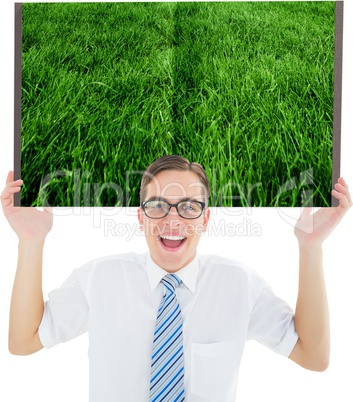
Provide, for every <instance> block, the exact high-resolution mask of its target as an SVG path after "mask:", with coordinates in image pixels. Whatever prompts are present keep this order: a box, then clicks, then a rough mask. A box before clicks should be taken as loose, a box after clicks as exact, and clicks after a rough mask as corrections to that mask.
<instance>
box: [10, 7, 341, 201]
mask: <svg viewBox="0 0 353 402" xmlns="http://www.w3.org/2000/svg"><path fill="white" fill-rule="evenodd" d="M15 17H16V49H15V53H16V67H15V70H16V71H15V81H16V83H15V92H16V94H15V167H14V169H15V177H16V178H17V177H21V178H22V179H23V180H24V185H23V188H22V190H21V199H20V198H19V197H17V198H16V199H15V202H16V205H21V206H43V205H51V206H137V205H139V184H140V180H141V174H142V172H143V170H144V169H145V168H146V167H147V166H148V165H149V164H150V163H151V162H152V161H153V160H154V159H156V158H158V157H160V156H163V155H166V154H178V155H182V156H185V157H186V158H188V159H189V160H190V161H196V162H199V163H201V164H202V165H203V166H204V168H205V170H206V173H207V174H208V177H209V180H210V183H211V190H212V191H211V197H210V206H215V207H217V206H229V207H249V206H251V207H252V206H253V207H278V206H280V207H287V206H288V207H298V206H309V205H310V206H316V207H320V206H331V205H333V201H332V198H331V189H332V183H333V181H336V180H337V178H338V177H339V166H340V118H341V116H340V110H341V75H342V20H343V2H341V1H338V2H335V1H280V2H271V1H269V2H266V1H265V2H262V1H261V2H258V1H253V2H251V1H245V2H241V1H230V2H122V3H121V2H115V3H114V2H113V3H112V2H109V3H105V2H90V3H23V4H20V3H17V4H15Z"/></svg>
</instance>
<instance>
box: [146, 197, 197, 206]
mask: <svg viewBox="0 0 353 402" xmlns="http://www.w3.org/2000/svg"><path fill="white" fill-rule="evenodd" d="M146 201H165V202H169V201H167V199H166V198H164V197H160V196H155V197H151V198H149V199H148V200H146ZM146 201H145V202H146ZM182 201H197V202H203V201H200V200H197V199H196V198H190V197H184V198H180V200H178V202H182ZM178 202H176V204H177V203H178Z"/></svg>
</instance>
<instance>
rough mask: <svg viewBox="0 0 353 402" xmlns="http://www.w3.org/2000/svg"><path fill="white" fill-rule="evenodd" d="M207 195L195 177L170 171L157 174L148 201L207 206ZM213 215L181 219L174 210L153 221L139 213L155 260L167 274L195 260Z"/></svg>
mask: <svg viewBox="0 0 353 402" xmlns="http://www.w3.org/2000/svg"><path fill="white" fill-rule="evenodd" d="M204 194H205V191H204V188H203V186H202V184H201V182H200V179H199V178H198V176H197V175H196V174H195V173H192V172H187V171H177V170H168V171H163V172H161V173H159V174H157V175H156V176H155V178H154V180H152V181H151V182H150V183H149V184H148V185H147V194H146V199H145V200H143V201H148V200H154V199H156V198H157V199H158V200H164V201H167V202H169V203H170V204H177V203H178V202H179V201H180V200H185V199H187V200H196V201H201V202H205V201H206V200H205V195H204ZM209 216H210V211H209V209H208V208H206V209H205V210H204V212H203V213H202V214H201V216H200V217H198V218H196V219H185V218H182V217H181V216H180V215H179V214H178V212H177V211H176V208H175V207H172V208H171V210H170V211H169V214H168V215H167V216H165V217H164V218H160V219H153V218H149V217H147V216H146V215H145V213H144V212H143V210H142V208H139V209H138V219H139V222H140V224H141V228H142V229H143V231H144V232H145V237H146V241H147V245H148V248H149V250H150V254H151V258H152V260H153V261H154V262H155V263H156V264H157V265H159V266H160V267H161V268H163V269H165V270H166V271H168V272H176V271H178V270H179V269H181V268H183V267H184V266H186V265H187V264H188V263H189V262H191V261H192V259H193V258H194V257H195V253H196V247H197V245H198V243H199V240H200V237H201V235H202V234H203V232H205V230H206V227H207V223H208V220H209Z"/></svg>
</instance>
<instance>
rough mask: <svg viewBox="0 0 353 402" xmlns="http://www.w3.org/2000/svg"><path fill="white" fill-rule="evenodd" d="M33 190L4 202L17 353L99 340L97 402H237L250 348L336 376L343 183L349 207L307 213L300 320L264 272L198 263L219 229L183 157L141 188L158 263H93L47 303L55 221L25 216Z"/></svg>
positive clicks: (169, 159) (94, 374)
mask: <svg viewBox="0 0 353 402" xmlns="http://www.w3.org/2000/svg"><path fill="white" fill-rule="evenodd" d="M21 184H22V182H21V181H20V180H17V181H13V174H12V172H10V174H9V176H8V179H7V186H6V188H5V190H4V191H3V193H2V197H1V199H2V205H3V209H4V213H5V215H6V217H7V219H8V221H9V223H10V225H11V226H12V228H13V229H14V230H15V232H16V233H17V235H18V237H19V257H18V267H17V272H16V277H15V282H14V288H13V296H12V302H11V311H10V331H9V349H10V351H11V352H12V353H14V354H20V355H25V354H30V353H34V352H36V351H38V350H39V349H41V348H43V347H46V348H49V347H52V346H54V345H55V344H57V343H60V342H65V341H67V340H70V339H72V338H74V337H76V336H78V335H80V334H82V333H84V332H86V331H88V333H89V344H90V347H89V357H90V401H94V402H110V401H117V400H118V401H134V402H135V401H155V402H157V401H162V400H163V401H183V400H184V399H185V400H186V401H188V402H189V401H190V402H201V401H234V398H235V393H236V382H237V374H238V369H239V364H240V360H241V356H242V351H243V348H244V344H245V342H246V340H248V339H256V340H258V341H259V342H261V343H263V344H264V345H266V346H267V347H269V348H270V349H272V350H274V351H275V352H277V353H280V354H282V355H284V356H288V357H289V358H290V359H292V360H293V361H294V362H296V363H298V364H300V365H301V366H303V367H305V368H307V369H310V370H316V371H322V370H325V369H326V367H327V365H328V361H329V319H328V308H327V298H326V292H325V283H324V276H323V268H322V243H323V241H324V239H325V238H326V237H327V236H328V235H329V233H330V232H331V231H332V230H333V228H334V227H335V226H336V225H337V224H338V223H339V221H340V220H341V219H342V218H343V216H344V214H345V213H346V212H347V211H348V209H349V208H350V207H351V205H352V200H351V197H350V194H349V191H348V187H347V184H346V183H345V182H344V180H343V179H342V178H340V179H339V180H338V183H336V184H335V190H333V191H332V194H333V195H334V196H335V197H336V198H337V199H338V200H339V206H338V207H336V208H321V209H319V210H318V211H317V212H315V214H314V215H313V216H312V215H311V210H310V209H304V212H303V214H302V215H301V217H300V219H299V221H298V223H297V226H296V228H295V235H296V237H297V239H298V244H299V250H300V262H299V265H300V266H299V270H300V275H299V293H298V301H297V306H296V312H295V315H294V314H293V312H292V311H291V309H290V308H289V306H288V305H287V304H286V303H285V302H283V301H282V300H281V299H279V298H278V297H276V296H275V295H274V294H273V292H272V291H271V289H270V288H269V286H268V285H267V283H266V282H265V281H264V280H263V279H262V278H260V277H259V276H258V275H257V274H256V273H255V272H253V271H252V270H250V269H248V268H246V267H244V266H242V265H240V264H239V263H236V262H234V261H232V260H229V259H225V258H222V257H217V256H208V257H204V256H199V255H198V254H197V252H196V250H197V245H198V242H199V240H200V237H201V235H202V233H204V231H206V229H207V224H208V221H209V218H210V211H209V209H208V207H207V201H208V198H209V183H208V180H207V177H206V174H205V172H204V170H203V169H202V167H201V166H200V165H199V164H197V163H189V161H187V160H186V159H184V158H182V157H178V156H166V157H163V158H160V159H157V160H156V161H155V162H153V163H152V165H150V166H149V167H148V168H147V170H146V172H145V173H144V176H143V179H142V182H141V191H140V196H141V206H140V208H139V209H138V220H139V223H140V225H141V228H142V230H143V231H144V232H145V237H146V241H147V245H148V248H149V253H148V254H142V255H141V254H135V253H129V254H125V255H118V256H110V257H103V258H101V259H98V260H94V261H91V262H89V263H88V264H86V265H84V266H83V267H81V268H79V269H76V270H75V271H74V272H73V273H72V275H71V276H70V277H69V278H68V279H67V281H66V282H65V283H64V284H63V285H62V286H61V287H60V288H59V289H57V290H54V291H53V292H51V293H50V295H49V301H47V302H46V303H44V301H43V296H42V289H41V273H42V251H43V246H44V241H45V237H46V235H47V233H48V232H49V231H50V229H51V227H52V215H51V213H50V209H46V210H45V211H44V212H41V211H38V210H37V209H35V208H15V207H13V194H14V193H15V192H18V191H20V187H21ZM312 222H313V223H314V225H313V228H314V230H309V228H311V225H312Z"/></svg>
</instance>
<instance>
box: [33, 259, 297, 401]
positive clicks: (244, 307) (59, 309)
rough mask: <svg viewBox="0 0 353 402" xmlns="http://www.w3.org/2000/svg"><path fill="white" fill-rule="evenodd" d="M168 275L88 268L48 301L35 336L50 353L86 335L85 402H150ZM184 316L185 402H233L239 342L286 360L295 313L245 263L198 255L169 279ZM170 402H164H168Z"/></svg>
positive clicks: (112, 266)
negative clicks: (253, 342) (158, 325)
mask: <svg viewBox="0 0 353 402" xmlns="http://www.w3.org/2000/svg"><path fill="white" fill-rule="evenodd" d="M166 274H167V272H166V271H164V270H163V269H161V268H160V267H158V266H157V265H156V264H155V263H154V262H153V261H152V259H151V258H150V256H149V254H147V253H146V254H135V253H128V254H123V255H116V256H109V257H104V258H100V259H96V260H94V261H91V262H89V263H88V264H86V265H84V266H83V267H81V268H79V269H76V270H75V271H73V273H72V274H71V275H70V276H69V278H68V279H67V280H66V281H65V283H64V284H63V285H62V286H61V287H60V288H59V289H57V290H54V291H52V292H51V293H50V294H49V300H48V301H47V302H46V303H45V311H44V315H43V319H42V322H41V325H40V328H39V335H40V339H41V342H42V344H43V346H44V347H46V348H50V347H52V346H54V345H56V344H58V343H60V342H66V341H68V340H70V339H72V338H75V337H77V336H79V335H80V334H82V333H84V332H86V331H88V334H89V360H90V381H89V383H90V401H91V402H119V401H124V402H128V401H131V402H145V401H146V402H147V401H148V397H149V381H150V365H151V351H152V344H153V332H154V327H155V320H156V314H157V310H158V307H159V304H160V302H161V299H162V296H163V292H164V286H163V285H162V283H160V281H161V279H162V277H163V276H164V275H166ZM176 274H177V275H178V276H179V278H180V279H181V280H182V283H181V285H180V286H179V287H178V288H177V290H176V293H177V298H178V301H179V304H180V307H181V311H182V317H183V336H184V362H185V393H186V394H185V400H186V401H187V402H206V401H212V402H225V401H234V400H235V394H236V387H237V376H238V370H239V364H240V360H241V357H242V353H243V349H244V344H245V341H246V340H248V339H256V340H258V341H259V342H261V343H262V344H264V345H265V346H267V347H269V348H270V349H272V350H273V351H275V352H277V353H279V354H282V355H283V356H288V355H289V354H290V352H291V351H292V349H293V347H294V345H295V343H296V342H297V339H298V336H297V334H296V332H295V328H294V320H293V311H292V310H291V308H290V307H289V306H288V305H287V304H286V303H285V302H284V301H283V300H281V299H280V298H278V297H277V296H275V295H274V294H273V292H272V291H271V289H270V287H269V286H268V284H267V283H266V282H265V281H264V280H263V279H262V278H261V277H260V276H259V275H258V274H257V273H256V272H254V271H253V270H251V269H249V268H247V267H245V266H243V265H242V264H240V263H238V262H236V261H234V260H230V259H226V258H222V257H218V256H198V255H196V257H195V258H194V260H193V261H192V262H191V263H190V264H189V265H187V266H186V267H184V268H183V269H181V270H180V271H178V272H177V273H176ZM166 402H168V401H166Z"/></svg>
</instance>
